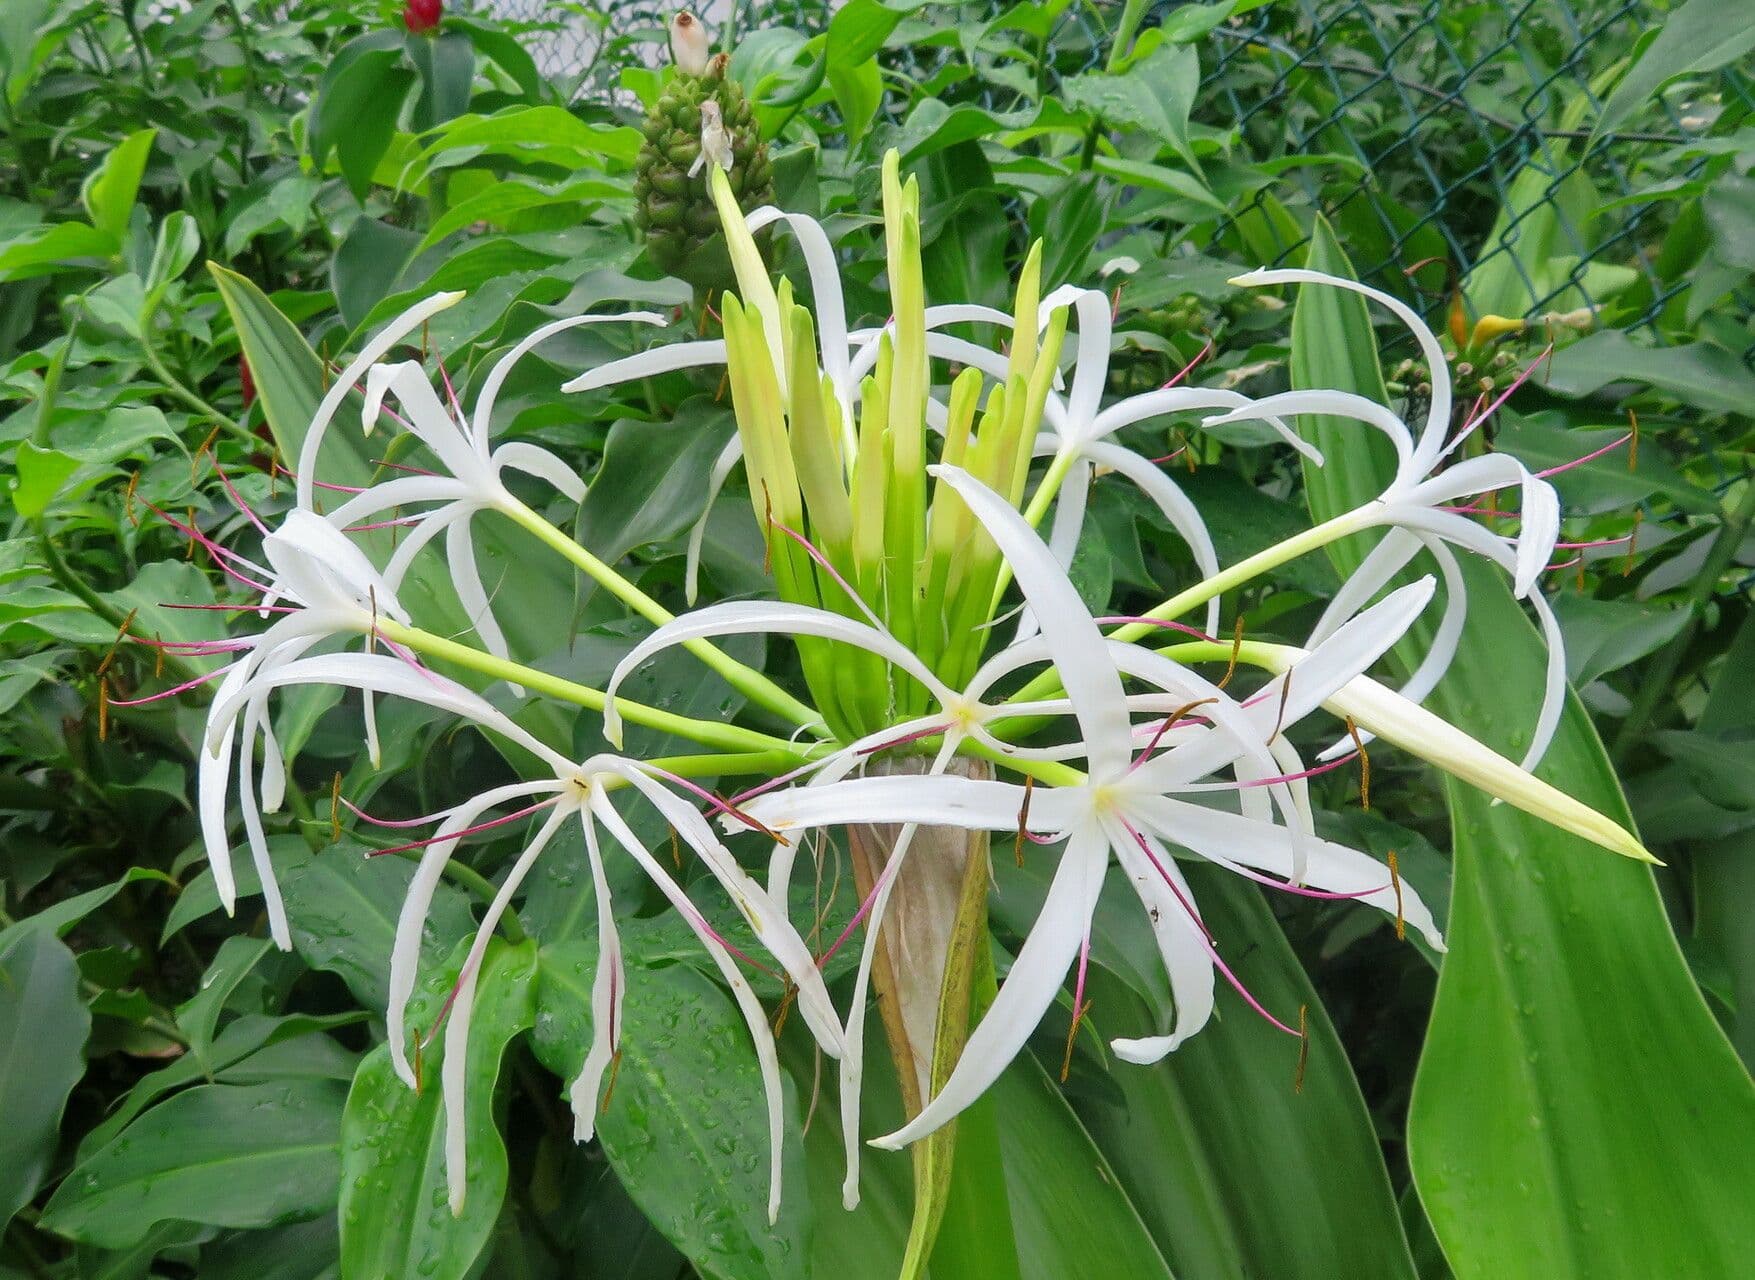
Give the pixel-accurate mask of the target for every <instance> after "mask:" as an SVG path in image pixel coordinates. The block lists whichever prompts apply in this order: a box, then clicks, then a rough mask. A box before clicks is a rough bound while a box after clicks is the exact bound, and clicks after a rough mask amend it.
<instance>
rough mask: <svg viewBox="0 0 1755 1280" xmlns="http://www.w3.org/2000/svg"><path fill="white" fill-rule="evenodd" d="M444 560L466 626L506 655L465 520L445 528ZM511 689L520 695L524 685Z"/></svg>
mask: <svg viewBox="0 0 1755 1280" xmlns="http://www.w3.org/2000/svg"><path fill="white" fill-rule="evenodd" d="M445 562H446V564H447V566H449V568H450V570H451V585H452V586H453V587H455V588H456V590H457V600H458V603H460V604H461V605H462V606H463V614H464V616H465V617H466V618H468V619H469V625H470V626H472V627H474V628H475V634H476V635H478V636H480V637H481V643H482V647H483V648H485V649H486V650H487V651H488V652H489V653H491V654H493V655H494V656H495V657H497V658H504V657H507V656H508V655H509V651H508V650H507V648H506V633H505V632H504V631H502V630H501V629H500V622H499V619H497V618H495V617H494V609H493V602H492V601H491V600H490V599H489V597H488V593H487V588H486V587H485V586H483V585H482V581H481V570H480V569H479V567H478V566H477V565H476V563H475V544H474V543H472V542H471V541H470V540H469V521H468V520H467V519H462V520H454V521H452V522H451V526H450V528H448V529H446V530H445ZM511 689H512V692H513V693H514V694H516V695H518V696H519V697H523V696H524V689H523V686H521V685H516V684H514V685H511Z"/></svg>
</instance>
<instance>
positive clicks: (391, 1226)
mask: <svg viewBox="0 0 1755 1280" xmlns="http://www.w3.org/2000/svg"><path fill="white" fill-rule="evenodd" d="M457 959H458V960H461V957H460V956H459V957H457ZM535 978H536V947H535V944H534V943H526V944H524V945H521V946H517V947H511V946H503V945H495V946H492V947H490V948H489V950H488V954H487V956H486V958H485V959H484V960H483V961H482V971H481V980H480V982H479V984H478V985H477V988H476V994H475V1018H474V1021H473V1022H472V1023H471V1024H470V1031H469V1075H468V1081H469V1084H468V1090H467V1092H468V1120H467V1133H468V1143H469V1148H468V1149H469V1163H468V1167H469V1192H468V1197H467V1199H466V1200H465V1201H464V1205H463V1211H462V1213H461V1214H459V1215H457V1216H453V1215H452V1213H451V1208H450V1205H449V1203H448V1200H447V1186H448V1184H447V1182H446V1179H445V1132H446V1123H447V1121H446V1117H445V1108H444V1103H443V1099H442V1097H441V1095H440V1090H439V1068H440V1063H441V1061H442V1059H443V1047H442V1040H443V1037H440V1039H439V1041H437V1042H435V1043H434V1044H433V1045H432V1046H431V1047H430V1048H428V1049H427V1050H425V1051H424V1052H423V1053H422V1055H421V1059H420V1061H421V1068H420V1070H421V1084H422V1089H421V1090H420V1092H418V1093H417V1092H416V1091H414V1090H413V1089H410V1088H409V1087H408V1086H407V1085H406V1084H405V1083H403V1081H402V1080H400V1079H399V1078H398V1077H397V1075H396V1072H395V1069H394V1067H393V1066H392V1064H391V1062H390V1050H389V1047H388V1046H387V1045H380V1046H379V1047H378V1048H376V1049H374V1050H373V1051H372V1052H371V1053H369V1054H367V1055H366V1057H365V1059H364V1061H362V1062H361V1063H360V1068H359V1073H358V1074H357V1075H355V1076H354V1080H353V1088H352V1090H351V1091H350V1092H349V1093H348V1096H347V1111H346V1114H345V1115H344V1116H343V1118H342V1123H341V1139H342V1158H341V1261H342V1269H343V1272H344V1273H345V1274H346V1275H349V1276H422V1277H430V1278H431V1280H445V1278H446V1277H461V1276H464V1275H467V1274H470V1273H471V1271H472V1269H473V1268H474V1266H475V1263H476V1259H477V1257H478V1256H479V1255H480V1253H481V1251H482V1248H483V1246H484V1245H485V1244H486V1243H487V1240H488V1237H489V1236H490V1235H491V1234H492V1232H493V1228H494V1221H495V1219H496V1218H498V1217H499V1213H500V1203H501V1200H502V1199H503V1198H504V1196H505V1194H506V1144H505V1142H504V1140H502V1138H501V1137H500V1131H499V1126H498V1123H497V1120H496V1115H495V1108H494V1092H495V1084H496V1082H497V1081H498V1080H499V1076H500V1064H501V1059H502V1058H503V1057H504V1055H505V1052H506V1048H507V1046H508V1045H509V1044H510V1043H511V1041H512V1040H513V1039H514V1038H516V1037H517V1036H518V1035H519V1034H520V1033H522V1032H523V1031H524V1030H525V1029H527V1028H528V1027H529V1026H530V1024H531V1022H532V1020H533V1019H534V1017H535V1005H534V1000H533V996H534V983H535ZM456 979H457V965H456V964H452V965H449V966H446V967H445V968H443V969H440V970H438V971H437V972H435V973H434V974H433V976H432V977H430V978H429V980H428V981H427V982H426V984H425V986H424V989H423V991H422V992H420V993H419V994H418V996H417V998H416V999H415V1000H413V1001H411V1002H410V1005H409V1023H410V1025H411V1026H412V1027H416V1028H418V1029H419V1033H421V1034H424V1033H425V1030H426V1029H427V1028H428V1027H430V1026H431V1025H432V1024H433V1023H434V1021H435V1020H436V1018H437V1016H438V1013H439V1010H440V1009H441V1008H442V1007H443V1005H444V1002H445V998H446V996H447V994H448V993H449V992H450V989H451V987H452V985H453V984H454V983H455V982H456Z"/></svg>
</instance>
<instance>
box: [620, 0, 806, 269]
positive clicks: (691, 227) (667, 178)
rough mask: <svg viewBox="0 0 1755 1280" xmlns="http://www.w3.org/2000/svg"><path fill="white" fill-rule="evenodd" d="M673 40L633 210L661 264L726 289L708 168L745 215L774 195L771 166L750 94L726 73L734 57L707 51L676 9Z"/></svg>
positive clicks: (695, 22)
mask: <svg viewBox="0 0 1755 1280" xmlns="http://www.w3.org/2000/svg"><path fill="white" fill-rule="evenodd" d="M670 44H671V52H672V55H673V57H674V58H675V61H676V74H675V75H674V76H673V77H672V78H671V81H670V83H669V84H668V85H666V86H665V89H664V92H663V94H662V95H660V97H659V99H658V101H657V102H656V103H655V104H654V105H653V107H652V110H651V112H650V113H649V114H648V115H647V117H646V120H645V123H644V124H643V125H642V126H641V128H642V132H643V133H644V134H645V141H644V142H643V143H642V144H641V146H640V155H639V159H638V161H637V162H636V165H635V176H634V194H635V198H636V201H637V204H636V207H635V214H634V216H635V219H636V221H637V222H638V223H639V226H640V229H641V231H643V232H644V233H645V235H646V247H647V250H648V251H649V252H650V253H651V255H652V260H653V262H655V263H656V264H657V265H658V266H659V267H661V268H662V269H663V270H665V271H667V272H669V273H671V274H672V275H676V276H680V277H682V278H683V279H685V280H687V281H689V282H690V283H691V284H695V285H698V286H700V287H703V288H721V287H723V286H725V285H726V284H729V283H730V280H731V273H730V263H729V262H728V261H727V259H726V256H725V252H724V249H723V247H722V241H719V240H718V236H719V215H718V213H717V212H716V211H715V209H714V206H713V199H712V196H711V195H710V194H709V193H708V190H707V167H708V166H709V165H718V166H719V167H720V168H722V169H724V171H725V176H726V178H727V180H728V181H729V182H730V184H731V190H732V192H733V193H734V194H735V195H736V196H737V200H738V204H739V205H740V206H741V207H742V208H743V210H744V212H746V213H747V212H749V211H750V210H752V209H755V208H757V207H758V206H760V205H764V204H768V203H771V202H772V201H773V198H774V186H773V180H772V179H773V166H772V165H771V164H770V163H769V160H768V148H767V144H765V143H764V142H762V140H761V134H760V131H759V130H758V128H757V126H756V121H755V117H754V115H753V114H752V113H751V111H750V104H749V100H748V99H747V98H745V97H744V93H743V89H742V87H741V86H740V85H739V84H738V83H737V81H735V80H733V79H731V78H730V76H729V75H728V74H727V64H728V61H729V59H728V58H727V56H726V55H725V54H718V55H716V56H714V57H712V58H709V57H707V36H706V31H705V30H704V29H703V28H702V26H701V23H700V20H699V19H697V18H696V17H695V16H694V15H693V14H690V13H679V14H678V15H677V16H676V17H675V19H673V20H672V22H671V36H670Z"/></svg>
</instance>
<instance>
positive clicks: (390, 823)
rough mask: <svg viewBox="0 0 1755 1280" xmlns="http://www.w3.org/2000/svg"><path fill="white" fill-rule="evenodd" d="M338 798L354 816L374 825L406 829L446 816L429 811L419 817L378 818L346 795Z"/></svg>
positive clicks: (439, 820)
mask: <svg viewBox="0 0 1755 1280" xmlns="http://www.w3.org/2000/svg"><path fill="white" fill-rule="evenodd" d="M338 799H340V801H341V803H342V804H343V805H345V806H346V808H347V810H348V812H349V813H351V814H353V816H354V817H356V818H359V819H360V820H361V821H363V822H369V823H371V824H372V825H373V826H374V827H394V828H397V829H399V830H404V831H406V830H408V829H409V828H410V827H424V826H426V825H427V824H428V823H432V822H442V821H444V819H445V816H446V814H445V813H444V812H440V813H429V814H426V815H424V816H423V817H419V818H377V817H374V816H372V815H371V814H369V813H367V812H366V811H365V810H364V809H362V808H360V807H359V806H358V805H357V804H355V803H354V802H353V801H352V800H349V799H348V798H347V797H346V796H340V797H338Z"/></svg>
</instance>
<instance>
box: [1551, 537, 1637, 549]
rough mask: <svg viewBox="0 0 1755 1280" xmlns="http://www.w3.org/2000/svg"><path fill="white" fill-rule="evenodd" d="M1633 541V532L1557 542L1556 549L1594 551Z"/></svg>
mask: <svg viewBox="0 0 1755 1280" xmlns="http://www.w3.org/2000/svg"><path fill="white" fill-rule="evenodd" d="M1631 541H1633V535H1632V534H1630V533H1629V534H1623V535H1622V536H1621V537H1619V538H1598V539H1597V540H1596V541H1595V542H1556V543H1555V544H1554V549H1555V550H1556V551H1594V550H1596V549H1597V548H1598V547H1619V546H1624V545H1626V544H1627V543H1629V542H1631Z"/></svg>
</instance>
